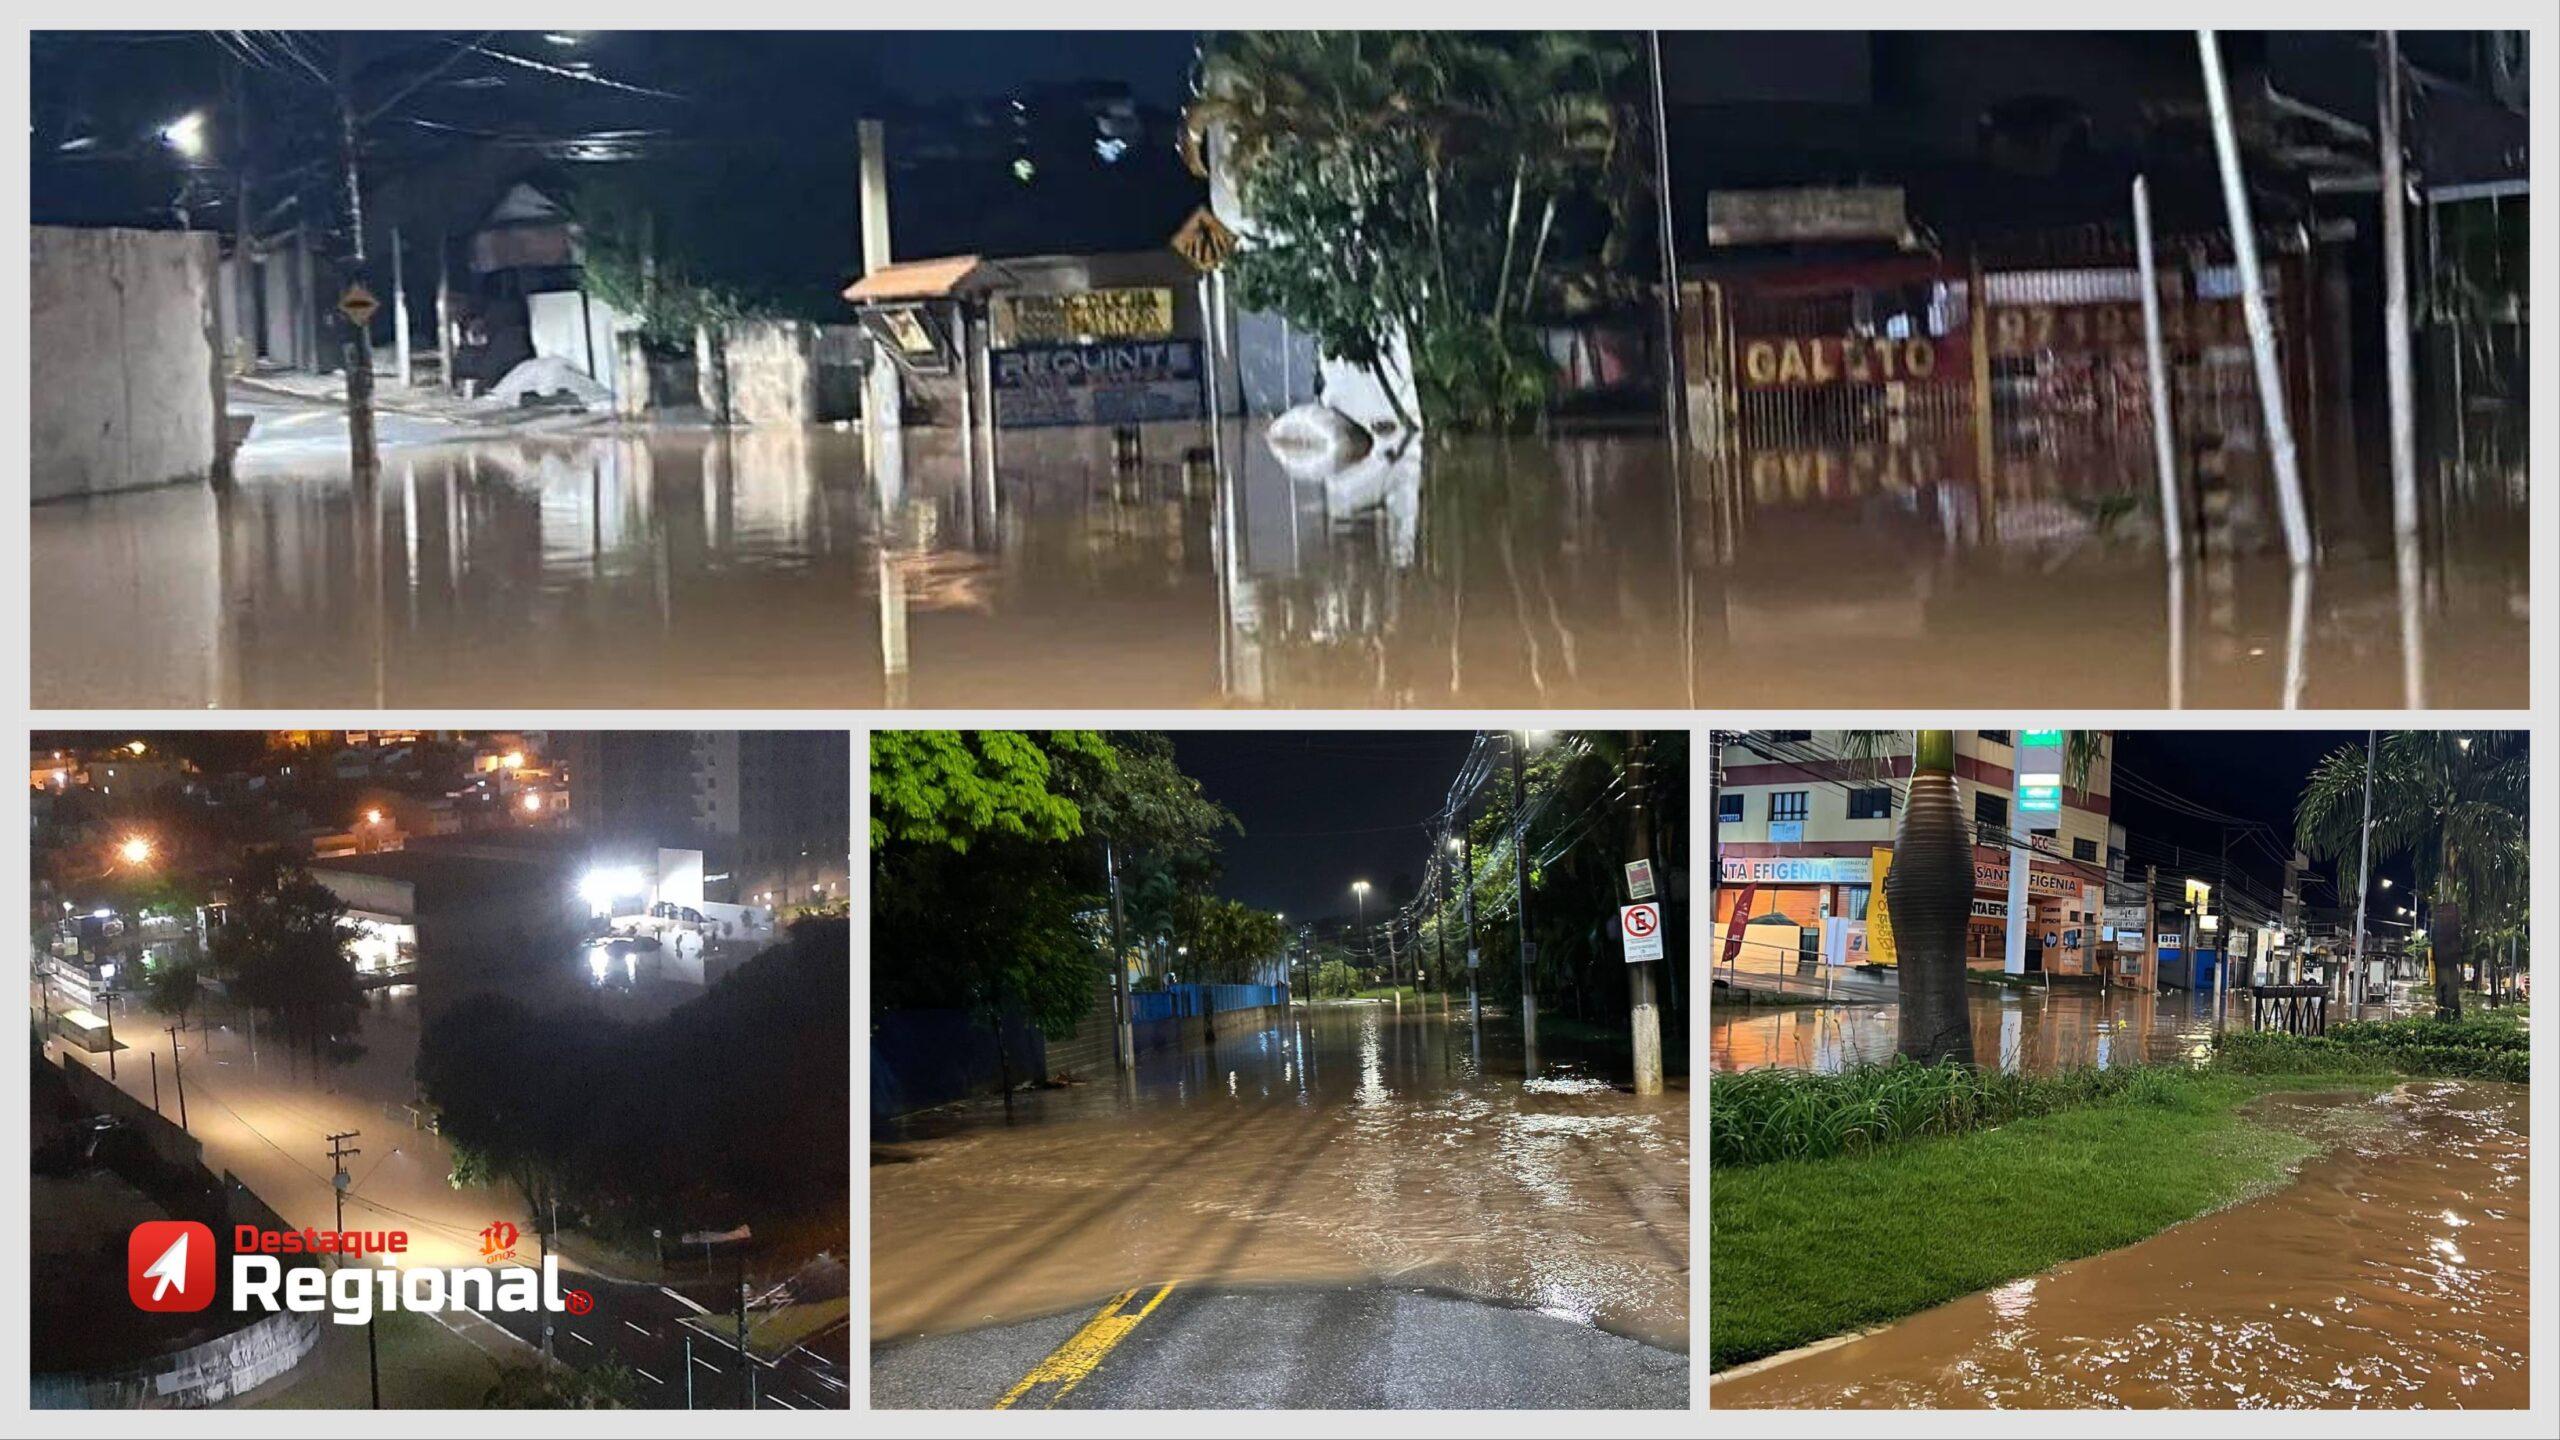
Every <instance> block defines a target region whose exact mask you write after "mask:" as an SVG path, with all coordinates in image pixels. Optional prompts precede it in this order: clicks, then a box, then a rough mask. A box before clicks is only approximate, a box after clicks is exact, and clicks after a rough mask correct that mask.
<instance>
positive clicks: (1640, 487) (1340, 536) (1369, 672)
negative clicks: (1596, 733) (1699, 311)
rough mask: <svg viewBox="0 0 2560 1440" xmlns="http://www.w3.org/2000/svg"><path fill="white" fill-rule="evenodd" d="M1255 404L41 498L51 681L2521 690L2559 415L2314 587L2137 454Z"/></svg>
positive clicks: (841, 688) (454, 450)
mask: <svg viewBox="0 0 2560 1440" xmlns="http://www.w3.org/2000/svg"><path fill="white" fill-rule="evenodd" d="M1260 431H1261V427H1260V425H1259V424H1258V423H1257V424H1254V425H1250V426H1246V425H1230V426H1228V427H1226V428H1225V429H1224V430H1223V431H1222V432H1221V433H1220V434H1219V435H1218V436H1217V437H1216V442H1217V443H1215V444H1214V445H1213V444H1211V443H1209V441H1210V439H1211V436H1210V435H1209V433H1208V431H1207V430H1206V429H1205V428H1204V427H1201V426H1198V425H1159V426H1151V427H1147V429H1146V430H1145V432H1144V435H1143V437H1142V443H1141V445H1140V446H1139V451H1138V457H1137V459H1136V461H1135V463H1134V464H1130V465H1123V464H1121V463H1119V462H1118V461H1117V460H1116V459H1115V453H1114V452H1115V447H1114V445H1113V443H1112V437H1111V436H1110V435H1109V434H1108V433H1107V432H1102V431H1090V430H1051V431H1025V432H1018V433H1017V432H1006V434H1005V436H1004V438H1003V441H1002V456H1001V460H1000V463H999V469H998V471H997V473H996V474H995V475H994V477H993V478H992V479H991V478H989V477H988V476H987V475H986V474H985V473H983V471H981V473H979V474H977V475H975V476H972V475H971V474H970V473H968V469H967V466H966V464H965V462H964V461H963V460H962V458H961V452H960V449H959V447H958V445H957V443H956V441H955V439H954V438H953V436H952V434H951V433H950V432H948V431H944V430H931V429H919V430H913V431H910V432H909V433H908V434H907V436H906V441H905V453H904V456H903V459H902V463H901V465H900V466H899V467H898V469H897V471H896V473H895V474H894V475H884V476H883V477H881V478H880V480H879V482H878V483H873V482H872V481H871V480H870V479H867V478H866V476H865V473H864V467H863V461H862V439H861V436H860V435H859V434H858V433H856V432H853V431H850V430H847V431H836V430H772V429H752V430H742V431H737V432H733V433H729V434H725V435H712V434H708V433H706V432H703V431H700V430H686V429H675V428H658V429H631V430H626V431H620V432H602V433H594V434H589V435H588V436H586V437H585V438H547V439H537V438H526V439H511V440H500V441H483V442H474V443H469V444H459V445H452V446H444V447H435V448H408V449H397V450H393V451H391V452H388V453H387V454H386V457H385V461H384V467H383V475H382V478H381V480H380V482H379V483H378V484H377V485H374V486H370V487H359V486H357V485H355V484H353V483H352V482H351V481H350V480H349V479H348V478H347V476H346V473H345V465H344V462H343V460H342V459H339V458H336V457H333V456H328V455H325V454H313V453H311V452H308V451H302V452H296V453H295V455H294V456H293V458H291V459H290V460H286V461H280V462H276V463H274V464H271V465H269V466H268V467H267V468H264V469H260V468H258V467H257V466H254V465H253V466H249V467H247V470H246V473H244V474H243V476H242V478H241V479H240V480H239V481H238V482H237V483H236V484H235V485H234V486H232V487H230V488H229V489H227V490H224V491H212V490H208V489H205V488H202V487H177V488H172V489H164V490H154V491H147V492H142V493H138V494H130V495H121V496H113V497H108V498H104V499H99V500H92V501H84V502H77V503H65V504H48V505H42V506H38V507H35V509H34V510H33V512H32V519H31V530H32V545H33V552H32V558H33V571H34V607H35V622H36V623H35V627H34V635H35V657H34V658H35V667H34V686H35V698H36V701H37V703H38V704H40V705H49V706H97V705H107V704H129V705H145V704H148V705H170V706H189V707H192V706H203V705H222V706H253V705H283V704H291V705H298V706H307V705H326V704H362V705H377V704H379V705H493V704H508V705H516V706H523V705H544V704H552V705H579V706H594V705H608V706H670V705H673V706H710V705H766V706H791V705H844V706H874V705H917V706H970V705H991V704H1012V705H1021V704H1047V705H1109V706H1174V707H1190V706H1214V705H1229V704H1236V705H1274V706H1364V707H1385V706H1561V705H1586V706H1611V705H1619V706H1693V705H1745V706H1747V705H1789V706H1804V705H1897V706H1911V705H1921V706H1928V705H1969V706H1981V705H2003V704H2019V703H2029V702H2032V703H2038V704H2052V703H2056V702H2057V701H2061V700H2068V701H2069V702H2070V703H2072V704H2075V705H2083V706H2087V705H2111V704H2122V705H2139V706H2160V705H2168V704H2177V705H2198V706H2253V707H2254V706H2271V705H2277V704H2285V703H2296V702H2298V703H2302V704H2307V705H2315V706H2341V705H2360V706H2361V705H2394V706H2397V705H2399V704H2402V703H2403V702H2404V700H2405V699H2406V698H2407V696H2408V693H2409V682H2408V681H2407V680H2404V677H2403V673H2402V672H2403V659H2404V656H2406V657H2409V658H2411V659H2414V660H2416V661H2418V662H2419V663H2418V665H2417V674H2416V679H2417V681H2418V682H2419V683H2420V684H2421V685H2422V686H2423V689H2424V693H2425V697H2426V700H2427V702H2428V703H2430V704H2436V705H2462V706H2480V707H2488V706H2512V705H2520V704H2522V703H2523V702H2524V694H2525V692H2524V684H2525V672H2524V666H2523V665H2522V663H2521V661H2522V657H2523V654H2524V648H2523V647H2524V637H2525V619H2524V616H2525V609H2526V590H2527V573H2528V564H2527V557H2526V544H2525V540H2526V528H2527V527H2526V526H2524V525H2523V524H2521V523H2519V522H2520V521H2521V520H2522V518H2523V517H2524V515H2525V513H2526V512H2525V507H2524V502H2523V499H2522V487H2521V482H2520V478H2519V477H2520V476H2521V475H2522V473H2523V467H2522V463H2521V459H2520V458H2518V457H2520V455H2521V447H2520V446H2518V447H2515V448H2514V449H2512V450H2491V451H2482V452H2466V453H2465V454H2464V455H2462V456H2460V457H2458V458H2457V459H2456V460H2449V461H2446V462H2443V463H2441V464H2439V465H2438V466H2437V467H2436V469H2435V471H2434V477H2433V478H2434V483H2433V486H2432V488H2431V492H2430V504H2431V506H2432V508H2431V509H2430V512H2429V513H2430V515H2431V516H2433V517H2437V518H2436V520H2435V522H2433V523H2431V525H2430V528H2429V530H2428V532H2427V537H2426V539H2427V544H2426V548H2425V550H2424V552H2423V553H2420V554H2413V556H2412V557H2411V564H2412V566H2413V568H2412V570H2411V574H2410V580H2409V583H2408V584H2407V585H2406V586H2404V585H2403V584H2402V581H2401V577H2400V576H2399V574H2398V573H2397V572H2396V571H2395V569H2394V557H2393V555H2392V554H2391V553H2390V551H2389V547H2388V546H2387V545H2384V544H2378V543H2376V541H2375V539H2374V536H2375V534H2376V533H2377V532H2376V528H2375V527H2376V526H2377V525H2382V524H2384V523H2385V522H2386V521H2387V511H2388V506H2387V503H2382V502H2381V501H2380V500H2378V498H2377V493H2376V491H2375V482H2374V481H2373V480H2372V479H2371V478H2370V477H2366V476H2364V475H2363V474H2362V472H2361V471H2355V470H2349V471H2347V472H2345V473H2342V474H2339V475H2333V476H2330V477H2329V478H2327V479H2326V480H2323V481H2321V482H2320V483H2319V484H2318V486H2317V489H2318V495H2317V497H2316V498H2317V499H2319V501H2320V504H2319V505H2318V506H2316V507H2315V508H2316V509H2317V510H2318V511H2319V517H2320V527H2321V534H2322V538H2323V545H2324V554H2323V557H2322V562H2321V565H2320V568H2319V569H2318V570H2317V571H2316V574H2315V576H2314V578H2313V579H2312V580H2311V582H2310V583H2309V584H2307V585H2296V584H2289V583H2288V581H2287V579H2286V575H2285V573H2284V570H2283V567H2282V565H2281V564H2280V563H2278V562H2277V561H2276V560H2275V559H2274V558H2273V555H2272V552H2271V551H2269V550H2267V549H2266V548H2265V545H2264V541H2263V538H2262V537H2260V536H2259V535H2258V531H2257V530H2255V529H2252V528H2250V527H2249V526H2247V525H2246V524H2241V523H2238V522H2235V523H2234V525H2233V526H2232V527H2231V528H2230V532H2229V534H2228V536H2227V537H2225V542H2224V543H2221V544H2220V545H2219V546H2218V547H2217V546H2211V545H2209V546H2207V548H2206V553H2205V555H2204V557H2203V559H2202V560H2200V561H2199V563H2198V564H2197V565H2196V566H2194V567H2192V572H2191V573H2188V572H2180V573H2179V574H2178V575H2177V576H2176V577H2175V578H2174V582H2173V577H2172V576H2171V574H2170V573H2169V572H2167V571H2165V570H2164V567H2163V566H2162V564H2161V563H2160V560H2159V550H2158V545H2159V542H2158V537H2157V535H2156V533H2155V531H2154V529H2153V527H2151V526H2150V523H2149V522H2148V521H2147V520H2146V519H2145V513H2144V511H2143V510H2142V509H2141V508H2140V506H2141V503H2142V501H2141V498H2140V497H2141V495H2142V493H2143V487H2144V486H2145V485H2147V484H2148V481H2147V480H2146V479H2145V478H2144V477H2143V475H2142V474H2141V473H2139V472H2140V470H2141V467H2139V466H2134V467H2130V468H2128V467H2127V466H2125V465H2122V464H2119V463H2116V461H2115V460H2105V459H2102V458H2101V457H2089V458H2085V459H2083V460H2076V461H2075V460H2071V459H2069V458H2068V457H2063V458H2060V459H2057V458H2056V457H2054V456H2051V455H2043V456H2039V457H2035V458H2034V460H2033V463H2028V461H2027V460H2025V459H2020V460H2018V461H2017V462H2016V463H2013V464H2008V465H2006V466H2004V468H2002V469H2001V470H2000V471H1999V472H1998V475H1997V479H1996V481H1995V483H1993V484H1991V485H1988V486H1986V485H1982V484H1978V483H1976V482H1975V481H1973V480H1971V479H1969V478H1966V477H1965V476H1963V475H1961V474H1953V473H1950V474H1941V473H1937V472H1933V471H1930V470H1927V469H1912V468H1909V467H1906V466H1902V465H1900V464H1899V463H1895V464H1886V463H1883V462H1881V461H1876V460H1874V459H1873V458H1872V457H1870V458H1869V460H1868V461H1866V462H1861V461H1860V460H1859V458H1858V457H1857V456H1856V455H1844V456H1833V455H1828V454H1825V455H1817V456H1810V457H1807V456H1792V457H1791V456H1768V455H1760V456H1751V457H1746V459H1745V460H1744V461H1740V462H1735V463H1712V464H1711V463H1707V462H1704V461H1697V462H1684V463H1683V465H1682V466H1681V467H1680V468H1679V471H1678V478H1677V480H1675V473H1674V466H1673V464H1672V462H1671V455H1670V452H1669V451H1668V449H1667V448H1666V447H1665V446H1664V445H1663V444H1662V442H1661V441H1660V440H1659V439H1658V438H1657V437H1656V436H1655V435H1653V434H1652V433H1650V432H1629V433H1619V434H1607V435H1596V436H1594V435H1585V436H1578V437H1569V438H1562V439H1557V440H1553V441H1542V440H1531V439H1519V440H1512V441H1449V442H1439V443H1434V444H1432V445H1430V446H1428V447H1424V446H1421V445H1408V446H1404V447H1400V448H1387V447H1381V448H1380V449H1378V450H1376V451H1373V452H1372V453H1371V455H1370V456H1369V457H1367V458H1366V459H1364V460H1362V461H1360V462H1358V463H1357V464H1354V465H1352V466H1350V467H1349V468H1347V469H1344V470H1341V471H1339V472H1336V473H1332V474H1293V473H1292V472H1291V471H1290V469H1288V468H1287V467H1285V466H1283V465H1282V464H1281V463H1280V462H1279V460H1277V459H1276V458H1275V457H1273V456H1272V455H1271V453H1270V452H1269V450H1268V449H1267V447H1266V446H1265V445H1264V444H1263V443H1262V439H1261V433H1260ZM2118 458H2119V459H2120V458H2121V457H2118ZM2233 513H2234V514H2235V515H2238V516H2241V517H2244V518H2245V516H2246V515H2247V514H2249V513H2250V510H2249V508H2248V507H2247V506H2245V505H2244V506H2239V507H2235V509H2234V511H2233ZM2259 528H2260V529H2263V527H2259ZM2404 597H2406V598H2408V600H2409V602H2410V603H2409V605H2408V606H2407V607H2405V608H2404V607H2403V605H2402V603H2401V601H2402V599H2403V598H2404ZM2404 619H2405V620H2406V621H2407V622H2408V630H2407V633H2406V635H2405V636H2404V631H2403V621H2404Z"/></svg>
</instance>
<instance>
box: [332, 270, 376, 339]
mask: <svg viewBox="0 0 2560 1440" xmlns="http://www.w3.org/2000/svg"><path fill="white" fill-rule="evenodd" d="M381 308H382V302H381V301H379V300H376V299H375V298H373V292H372V291H370V290H367V289H366V288H364V282H363V281H360V280H359V281H357V282H355V283H354V284H351V285H349V286H348V287H347V289H346V293H345V294H342V295H340V296H339V297H338V313H339V314H341V315H344V316H346V317H347V323H348V324H350V325H353V326H355V327H356V328H357V329H359V330H361V329H363V328H364V327H365V326H367V325H369V324H371V323H372V322H373V312H374V311H376V310H379V309H381Z"/></svg>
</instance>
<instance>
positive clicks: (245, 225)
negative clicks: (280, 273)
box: [223, 60, 259, 375]
mask: <svg viewBox="0 0 2560 1440" xmlns="http://www.w3.org/2000/svg"><path fill="white" fill-rule="evenodd" d="M223 78H224V80H225V81H226V82H227V83H228V85H229V86H230V90H231V148H232V151H233V153H234V154H236V155H237V156H238V160H237V162H236V163H235V164H234V166H233V171H234V173H235V174H236V175H237V176H238V177H239V178H238V181H237V182H236V188H235V189H234V191H233V201H232V205H233V212H234V213H233V214H232V217H231V225H232V240H231V310H232V318H233V319H234V320H235V321H236V322H237V324H238V326H239V330H240V333H239V335H238V336H237V337H236V339H237V340H238V341H239V342H240V349H239V355H238V357H237V360H236V364H235V368H236V369H237V370H238V372H239V373H241V374H244V375H245V374H247V373H249V372H250V371H252V370H255V369H256V368H257V365H258V338H259V337H258V335H257V334H256V333H255V330H256V326H257V323H258V267H257V264H256V261H255V259H254V258H253V256H254V253H255V251H256V249H257V238H256V234H255V230H256V226H255V223H254V217H253V216H252V214H251V211H250V206H251V199H252V196H253V195H254V194H255V192H256V187H255V186H254V185H252V184H251V183H250V179H251V168H252V166H251V155H252V154H253V152H252V151H251V150H250V149H249V77H248V74H247V72H246V70H245V68H244V67H243V66H242V65H241V64H240V62H238V61H236V60H235V61H233V62H232V63H231V65H230V66H229V67H228V68H226V69H225V70H224V72H223Z"/></svg>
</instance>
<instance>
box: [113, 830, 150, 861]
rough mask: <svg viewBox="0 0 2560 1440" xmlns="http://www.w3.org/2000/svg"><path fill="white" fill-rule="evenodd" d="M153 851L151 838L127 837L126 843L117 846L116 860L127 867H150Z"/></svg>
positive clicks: (144, 836) (141, 836)
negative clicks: (122, 862)
mask: <svg viewBox="0 0 2560 1440" xmlns="http://www.w3.org/2000/svg"><path fill="white" fill-rule="evenodd" d="M151 851H152V845H151V837H150V836H148V835H127V836H126V837H124V842H123V843H122V844H120V845H118V846H116V858H118V859H120V860H122V861H124V863H126V864H127V865H148V864H150V863H151Z"/></svg>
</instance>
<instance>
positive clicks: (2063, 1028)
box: [1707, 989, 2213, 1074]
mask: <svg viewBox="0 0 2560 1440" xmlns="http://www.w3.org/2000/svg"><path fill="white" fill-rule="evenodd" d="M1969 999H1970V1001H1971V1006H1972V1010H1973V1054H1974V1060H1975V1062H1976V1063H1977V1064H1981V1065H1985V1066H1991V1065H1996V1066H1998V1067H1999V1068H2000V1069H2002V1070H2006V1071H2011V1072H2017V1071H2026V1072H2029V1073H2036V1074H2043V1073H2049V1072H2052V1071H2055V1070H2068V1069H2075V1068H2080V1067H2086V1066H2093V1065H2094V1066H2098V1067H2100V1068H2104V1067H2106V1066H2110V1065H2135V1064H2161V1063H2166V1062H2170V1061H2182V1060H2203V1059H2205V1058H2206V1057H2207V1055H2208V1053H2209V1052H2210V1051H2211V1049H2212V1046H2213V1002H2212V998H2211V997H2210V996H2204V995H2196V994H2192V993H2190V992H2188V991H2183V990H2169V991H2163V992H2161V993H2159V994H2156V995H2152V994H2145V993H2143V992H2140V991H2135V990H2113V991H2108V992H2105V993H2103V994H2101V993H2095V992H2090V991H2074V990H2065V991H2057V992H2054V993H2051V994H2044V993H2038V992H2034V991H2027V992H2016V991H2000V990H1988V989H1983V990H1977V991H1976V992H1975V993H1974V994H1973V995H1972V996H1970V997H1969ZM1900 1014H1901V1010H1900V1007H1898V1006H1893V1005H1856V1006H1837V1005H1789V1006H1782V1007H1766V1008H1761V1007H1753V1006H1741V1005H1717V1006H1713V1007H1710V1009H1709V1010H1708V1013H1707V1034H1708V1044H1709V1048H1710V1051H1711V1061H1710V1063H1711V1064H1712V1065H1713V1067H1714V1068H1715V1069H1717V1070H1749V1069H1754V1068H1756V1067H1758V1066H1762V1065H1784V1066H1787V1067H1789V1068H1791V1069H1797V1070H1815V1071H1821V1072H1824V1073H1826V1074H1827V1073H1830V1072H1833V1071H1837V1070H1842V1069H1846V1068H1847V1067H1849V1066H1852V1065H1865V1064H1875V1063H1881V1062H1883V1061H1887V1060H1890V1059H1892V1058H1893V1045H1894V1027H1895V1025H1896V1024H1897V1023H1898V1020H1899V1018H1900Z"/></svg>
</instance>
